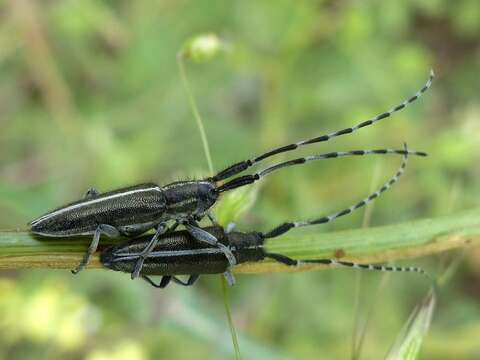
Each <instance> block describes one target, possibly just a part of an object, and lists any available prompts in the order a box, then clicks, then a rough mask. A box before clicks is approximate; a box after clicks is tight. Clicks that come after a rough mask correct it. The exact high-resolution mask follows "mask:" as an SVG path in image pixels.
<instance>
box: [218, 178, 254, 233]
mask: <svg viewBox="0 0 480 360" xmlns="http://www.w3.org/2000/svg"><path fill="white" fill-rule="evenodd" d="M257 193H258V186H257V187H250V188H241V189H238V190H235V191H232V192H230V193H227V194H225V196H224V197H223V199H222V201H221V202H219V204H218V205H217V207H216V208H215V213H216V215H217V219H218V222H219V223H220V224H222V225H226V224H228V223H230V222H232V221H237V219H239V218H240V217H241V216H242V215H243V214H244V213H245V212H247V211H248V210H249V209H250V208H251V207H252V206H253V204H254V203H255V200H256V199H257Z"/></svg>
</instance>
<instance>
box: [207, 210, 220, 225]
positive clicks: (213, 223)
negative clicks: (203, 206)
mask: <svg viewBox="0 0 480 360" xmlns="http://www.w3.org/2000/svg"><path fill="white" fill-rule="evenodd" d="M207 216H208V219H209V220H210V222H211V223H212V225H213V226H218V222H217V219H215V216H213V215H212V214H211V213H210V212H208V213H207Z"/></svg>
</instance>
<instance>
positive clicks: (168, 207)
mask: <svg viewBox="0 0 480 360" xmlns="http://www.w3.org/2000/svg"><path fill="white" fill-rule="evenodd" d="M433 77H434V74H433V72H431V73H430V75H429V78H428V80H427V82H426V84H425V85H424V86H423V87H422V88H421V89H420V90H419V91H417V93H416V94H415V95H414V96H412V97H410V98H409V99H407V100H405V101H403V102H402V103H401V104H399V105H397V106H395V107H393V108H392V109H391V110H389V111H387V112H384V113H382V114H380V115H378V116H376V117H374V118H372V119H369V120H366V121H363V122H361V123H359V124H357V125H355V126H353V127H350V128H346V129H342V130H338V131H335V132H332V133H329V134H326V135H322V136H318V137H315V138H312V139H309V140H302V141H300V142H297V143H293V144H290V145H286V146H282V147H279V148H276V149H273V150H271V151H268V152H266V153H264V154H262V155H260V156H258V157H255V158H253V159H249V160H244V161H241V162H238V163H236V164H233V165H231V166H229V167H227V168H226V169H224V170H222V171H220V172H219V173H217V174H216V175H214V176H212V177H209V178H206V179H203V180H192V181H178V182H174V183H171V184H168V185H165V186H159V185H156V184H153V183H148V184H140V185H135V186H131V187H126V188H122V189H118V190H114V191H110V192H106V193H102V194H101V193H99V192H98V191H97V190H96V189H93V188H92V189H90V190H88V191H87V193H86V194H85V196H84V198H83V199H81V200H78V201H75V202H72V203H69V204H67V205H64V206H62V207H59V208H57V209H55V210H52V211H50V212H48V213H46V214H45V215H42V216H40V217H38V218H37V219H35V220H33V221H31V223H30V226H31V228H30V229H31V232H32V233H34V234H38V235H41V236H48V237H65V236H78V235H90V236H92V235H93V239H92V241H91V243H90V246H89V248H88V250H87V252H86V253H85V256H84V258H83V260H82V261H81V263H80V264H79V265H78V266H77V267H76V269H74V270H72V272H73V273H75V274H76V273H78V272H79V271H81V270H83V269H84V268H85V267H86V266H87V264H88V263H89V260H90V258H91V256H92V254H93V253H94V252H95V250H96V248H97V246H98V243H99V240H100V236H101V235H102V234H103V235H106V236H109V237H118V236H121V235H123V236H128V237H134V236H138V235H140V234H142V233H144V232H146V231H148V230H150V229H152V228H155V229H156V230H155V234H154V235H153V236H152V237H151V240H150V242H149V243H148V244H146V247H145V249H144V250H143V251H142V253H141V256H140V257H139V258H138V261H137V264H136V266H135V268H134V270H133V271H132V278H135V277H137V276H138V275H139V273H140V269H141V267H142V264H143V261H144V260H145V258H146V257H147V256H148V254H149V253H150V252H151V250H152V249H153V248H154V247H155V245H156V244H157V241H158V239H159V238H160V236H161V235H163V234H165V233H167V232H171V231H174V230H175V229H176V227H177V226H178V225H180V224H182V225H184V226H185V228H186V230H187V231H188V232H189V233H190V234H191V235H192V236H193V237H194V238H195V239H197V240H198V241H200V242H203V243H206V244H208V245H212V246H215V247H218V248H219V249H220V250H221V251H222V253H223V254H224V255H225V256H226V258H227V259H228V262H229V264H230V266H234V265H235V264H236V258H235V256H234V254H233V252H232V251H231V250H230V249H229V248H228V247H227V246H225V245H224V244H223V243H222V242H220V241H218V240H217V239H216V238H215V237H214V236H212V235H211V234H210V233H208V232H207V231H204V230H202V228H200V227H199V225H198V221H200V220H201V219H202V218H204V217H205V216H208V217H209V218H210V220H211V221H212V223H213V224H214V221H213V218H212V216H211V214H210V209H211V208H212V206H213V205H214V204H215V203H216V202H217V200H218V198H219V196H220V194H221V193H223V192H226V191H230V190H233V189H235V188H238V187H241V186H245V185H248V184H252V183H254V182H256V181H258V180H260V179H261V178H263V177H265V176H266V175H268V174H270V173H271V172H273V171H276V170H278V169H281V168H283V167H287V166H293V165H299V164H303V163H305V162H309V161H313V160H323V159H330V158H337V157H343V156H354V155H370V154H391V153H397V154H398V153H403V151H399V150H388V149H381V150H357V151H350V152H332V153H327V154H322V155H315V156H307V157H303V158H298V159H294V160H289V161H285V162H281V163H279V164H276V165H273V166H270V167H268V168H266V169H264V170H262V171H259V172H256V173H255V174H251V175H243V176H239V177H236V178H233V179H231V180H229V181H227V180H228V179H230V178H231V177H233V176H235V175H238V174H240V173H241V172H243V171H245V170H247V169H248V168H250V167H252V166H254V165H255V164H257V163H259V162H261V161H263V160H265V159H267V158H269V157H271V156H273V155H276V154H280V153H284V152H288V151H292V150H295V149H297V148H299V147H301V146H304V145H309V144H314V143H318V142H325V141H328V140H330V139H333V138H335V137H338V136H342V135H345V134H351V133H353V132H355V131H357V130H359V129H361V128H363V127H366V126H369V125H372V124H374V123H376V122H379V121H381V120H383V119H386V118H388V117H390V116H391V115H392V114H393V113H395V112H398V111H400V110H402V109H404V108H405V107H406V106H408V105H409V104H411V103H412V102H414V101H415V100H417V99H418V98H419V97H420V96H421V95H422V94H423V93H424V92H425V91H427V90H428V89H429V88H430V86H431V84H432V81H433ZM411 154H415V155H424V153H416V152H411ZM224 181H227V182H226V183H223V184H221V183H222V182H224ZM168 221H173V224H172V225H171V226H168Z"/></svg>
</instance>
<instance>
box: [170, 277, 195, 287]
mask: <svg viewBox="0 0 480 360" xmlns="http://www.w3.org/2000/svg"><path fill="white" fill-rule="evenodd" d="M199 276H200V275H190V277H189V278H188V280H187V281H182V280H180V279H179V278H178V277H176V276H173V277H172V280H173V282H174V283H175V284H178V285H182V286H192V285H193V284H195V282H196V281H197V280H198V278H199Z"/></svg>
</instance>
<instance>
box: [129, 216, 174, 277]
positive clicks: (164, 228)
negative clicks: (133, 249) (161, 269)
mask: <svg viewBox="0 0 480 360" xmlns="http://www.w3.org/2000/svg"><path fill="white" fill-rule="evenodd" d="M177 226H178V222H175V224H173V225H172V226H171V227H170V228H168V227H167V224H165V223H160V224H158V226H157V231H156V232H155V235H153V237H152V239H151V240H150V242H149V243H148V245H147V246H146V247H145V249H143V250H142V252H141V253H140V254H139V255H138V260H137V262H136V263H135V268H134V269H133V272H132V275H131V277H132V280H133V279H135V278H137V277H139V276H140V271H141V270H142V267H143V263H144V262H145V259H146V258H147V257H148V254H150V253H151V252H152V250H153V249H154V248H155V246H156V245H157V243H158V238H159V237H160V235H163V234H165V233H166V232H168V231H173V230H175V228H176V227H177Z"/></svg>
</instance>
